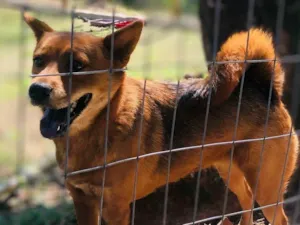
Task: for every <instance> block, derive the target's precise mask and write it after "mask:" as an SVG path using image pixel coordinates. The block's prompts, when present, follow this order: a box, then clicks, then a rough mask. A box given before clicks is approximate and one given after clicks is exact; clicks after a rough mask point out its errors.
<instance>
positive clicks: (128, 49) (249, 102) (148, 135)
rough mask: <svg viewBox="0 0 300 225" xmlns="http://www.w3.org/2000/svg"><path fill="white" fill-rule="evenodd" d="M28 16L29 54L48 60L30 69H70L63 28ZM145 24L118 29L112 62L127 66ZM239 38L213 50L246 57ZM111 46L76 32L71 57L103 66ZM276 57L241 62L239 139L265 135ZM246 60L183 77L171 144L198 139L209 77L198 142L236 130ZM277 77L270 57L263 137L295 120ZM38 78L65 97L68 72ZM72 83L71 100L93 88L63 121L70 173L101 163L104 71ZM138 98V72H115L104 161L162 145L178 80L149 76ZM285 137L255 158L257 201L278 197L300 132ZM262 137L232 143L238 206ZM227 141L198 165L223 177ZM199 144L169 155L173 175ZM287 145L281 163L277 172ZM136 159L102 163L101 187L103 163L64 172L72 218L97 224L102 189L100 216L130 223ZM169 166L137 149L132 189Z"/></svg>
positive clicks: (264, 39)
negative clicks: (31, 41) (68, 119)
mask: <svg viewBox="0 0 300 225" xmlns="http://www.w3.org/2000/svg"><path fill="white" fill-rule="evenodd" d="M25 21H26V22H27V23H28V24H29V25H30V26H31V28H32V29H33V30H34V32H35V35H36V37H37V46H36V49H35V51H34V54H35V55H37V54H38V55H41V54H42V55H44V57H45V59H46V65H45V67H44V68H43V69H38V68H35V67H33V73H35V74H44V73H58V72H67V71H68V69H64V68H65V66H64V64H66V60H68V56H69V53H68V52H69V51H70V33H62V32H54V31H52V29H51V30H50V29H49V26H48V25H45V24H44V23H42V22H40V21H38V20H36V19H33V18H32V17H30V16H29V15H26V16H25ZM142 27H143V24H142V22H141V21H136V22H134V23H133V24H131V25H129V26H127V27H125V28H123V29H121V30H119V31H117V32H116V34H115V43H114V44H115V48H114V59H115V60H114V68H123V67H124V66H126V65H127V63H128V61H129V58H130V54H131V53H132V52H133V50H134V48H135V46H136V44H137V42H138V40H139V37H140V34H141V31H142ZM246 40H247V34H246V33H239V34H235V35H234V36H232V37H231V38H230V39H229V40H228V41H227V42H226V43H225V44H224V45H223V47H222V49H221V51H220V52H219V53H218V55H217V61H228V60H244V59H245V53H246V50H245V49H246ZM110 45H111V36H107V37H105V38H98V37H94V36H92V35H89V34H84V33H76V34H75V36H74V57H75V59H78V60H81V61H84V64H85V65H86V66H85V68H84V69H83V71H92V70H99V69H108V68H109V62H110V61H109V58H110V49H111V46H110ZM274 57H275V53H274V48H273V45H272V39H271V37H270V36H269V35H268V34H267V33H265V32H263V31H262V30H259V29H252V30H250V37H249V50H248V54H247V59H274ZM273 65H274V63H273V62H264V63H260V64H251V63H248V64H247V65H246V68H245V71H246V73H245V82H244V87H243V99H242V104H241V108H240V118H239V121H238V122H239V124H238V125H239V126H238V130H237V135H236V137H235V139H236V140H242V139H250V138H261V137H263V136H264V124H265V120H266V114H267V103H268V94H269V86H270V80H271V76H272V74H273ZM244 66H245V64H244V63H228V64H216V65H214V67H212V68H211V75H210V76H209V77H207V78H206V79H188V80H185V81H183V82H182V83H181V85H180V88H179V102H178V108H177V117H176V126H175V130H174V142H173V148H180V147H189V146H194V145H201V144H202V141H201V140H202V135H203V130H204V119H205V113H206V107H207V99H208V97H209V95H208V93H209V84H212V88H213V94H212V105H211V108H210V114H209V117H208V128H207V132H206V138H205V144H210V143H215V142H223V141H231V140H232V139H233V138H234V126H235V122H236V116H237V105H238V98H239V90H240V80H241V77H242V74H243V71H244ZM283 78H284V74H283V71H282V69H281V66H280V64H279V63H278V62H277V63H276V65H275V73H274V83H273V92H272V99H271V108H270V115H269V122H268V129H267V135H268V136H273V135H280V134H286V133H289V131H290V128H291V126H292V122H291V118H290V116H289V114H288V112H287V110H286V109H285V106H284V105H283V103H282V102H281V95H282V86H283ZM37 81H38V82H45V83H47V84H49V85H51V86H52V87H53V93H52V94H51V101H50V106H51V107H53V108H60V107H65V106H67V104H68V101H67V97H68V95H67V90H68V89H67V87H68V78H67V77H59V76H47V77H36V78H34V79H33V82H37ZM72 82H73V89H72V95H71V100H72V101H75V100H76V99H78V98H79V97H80V96H82V95H83V94H85V93H92V94H93V97H92V100H91V102H90V103H89V104H88V106H87V108H86V109H85V110H84V111H83V112H82V113H81V115H80V116H79V117H78V118H76V119H75V121H74V122H73V123H72V124H71V126H70V151H69V167H68V171H69V172H71V171H76V170H81V169H87V168H91V167H94V166H99V165H102V164H103V163H104V145H105V126H106V113H107V104H108V100H107V90H108V82H109V74H108V73H104V74H97V75H89V76H74V77H73V81H72ZM142 98H143V82H142V81H140V80H136V79H133V78H130V77H128V76H126V74H125V72H118V73H114V74H113V75H112V91H111V99H110V114H109V127H108V131H109V134H108V149H107V150H108V151H107V158H106V161H107V163H110V162H114V161H117V160H120V159H125V158H128V157H134V156H136V155H137V151H138V149H140V153H139V154H146V153H150V152H157V151H163V150H166V149H168V148H169V144H170V137H171V128H172V117H173V111H174V105H175V98H176V84H172V83H158V82H152V81H148V82H147V87H146V94H145V102H144V111H142ZM142 112H143V113H142ZM141 119H143V128H142V132H141V136H140V135H139V133H140V123H141ZM139 138H140V139H141V140H140V141H139ZM53 141H54V143H55V145H56V155H57V161H58V164H59V166H60V167H61V168H64V162H65V154H66V152H65V151H66V137H61V138H54V140H53ZM288 143H289V137H281V138H275V139H269V140H266V141H265V143H264V144H265V146H264V152H263V158H262V167H261V172H260V176H259V178H258V180H259V183H258V188H257V195H256V199H255V200H256V201H257V202H258V203H259V204H260V205H261V206H263V205H267V204H272V203H275V202H276V201H277V196H278V192H280V194H279V199H278V200H279V201H282V200H283V193H284V191H285V188H286V185H287V183H288V180H289V178H290V176H291V174H292V172H293V170H294V167H295V163H296V158H297V149H298V139H297V137H296V136H295V135H293V136H292V137H291V141H290V145H289V144H288ZM139 144H140V146H139ZM262 145H263V142H262V141H255V142H247V143H239V144H235V148H234V156H233V163H232V168H231V175H230V183H229V188H230V189H231V190H232V191H233V192H234V193H235V194H236V195H237V197H238V199H239V202H240V204H241V206H242V208H243V209H244V210H246V209H250V208H251V206H252V197H253V193H254V191H255V190H254V188H255V185H256V180H257V175H258V172H257V170H258V166H259V163H260V152H261V149H262ZM288 146H289V149H288ZM231 149H232V144H227V145H219V146H211V147H205V148H204V151H203V155H202V162H203V164H202V167H203V168H208V167H211V166H213V167H215V168H217V169H218V171H219V173H220V175H221V177H222V178H223V179H224V180H225V181H226V180H227V179H229V176H228V167H229V165H230V150H231ZM200 151H201V148H200V147H199V148H196V149H193V150H188V151H182V152H175V153H173V154H172V163H171V170H170V182H176V181H178V180H179V179H181V178H183V177H185V176H186V175H187V174H189V173H191V172H192V171H195V170H196V169H197V168H198V165H199V156H200ZM286 154H287V164H286V168H285V171H283V169H284V159H285V157H286ZM135 167H136V161H130V162H126V163H122V164H118V165H116V166H112V167H108V168H107V169H106V179H105V185H104V189H102V188H101V185H102V177H103V170H97V171H93V172H89V173H84V174H80V175H76V176H70V177H68V179H67V181H66V185H67V188H68V189H69V190H70V193H71V196H72V197H73V200H74V205H75V209H76V214H77V218H78V223H79V225H96V224H98V220H99V204H100V203H99V202H100V196H101V194H102V193H103V195H104V207H103V218H104V220H105V221H106V222H107V223H108V224H109V225H128V224H129V218H130V207H129V205H130V203H131V202H132V199H133V190H134V177H135ZM166 173H167V154H163V155H155V156H151V157H145V158H141V159H140V160H139V170H138V174H137V189H136V198H137V199H140V198H143V197H145V196H146V195H148V194H150V193H151V192H153V191H155V190H156V189H157V188H158V187H160V186H162V185H164V184H165V182H166ZM282 173H284V176H283V179H284V180H283V186H282V187H281V188H280V182H281V177H282V175H281V174H282ZM279 189H280V190H279ZM275 211H277V214H276V218H275V222H274V224H276V225H280V224H281V225H286V224H287V223H288V221H287V218H286V215H285V213H284V211H283V208H282V205H278V207H269V208H266V209H264V210H263V212H264V214H265V216H266V217H267V219H268V220H269V221H270V222H272V219H273V214H274V212H275ZM249 220H252V215H251V214H250V212H248V213H244V214H243V217H242V221H241V223H242V224H248V221H249Z"/></svg>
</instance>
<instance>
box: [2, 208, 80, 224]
mask: <svg viewBox="0 0 300 225" xmlns="http://www.w3.org/2000/svg"><path fill="white" fill-rule="evenodd" d="M0 224H1V225H14V224H18V225H29V224H30V225H58V224H60V225H76V219H75V214H74V210H73V206H72V205H70V204H62V205H59V206H57V207H55V208H46V207H44V206H37V207H35V208H30V209H26V210H23V211H22V212H20V213H15V214H7V215H3V214H2V216H0Z"/></svg>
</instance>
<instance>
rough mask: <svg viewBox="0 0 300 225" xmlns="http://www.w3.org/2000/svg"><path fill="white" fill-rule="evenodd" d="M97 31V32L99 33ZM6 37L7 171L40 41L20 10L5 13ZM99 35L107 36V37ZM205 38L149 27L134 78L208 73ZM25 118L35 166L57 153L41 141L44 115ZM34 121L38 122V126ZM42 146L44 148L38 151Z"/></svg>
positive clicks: (62, 26)
mask: <svg viewBox="0 0 300 225" xmlns="http://www.w3.org/2000/svg"><path fill="white" fill-rule="evenodd" d="M34 15H35V16H36V17H38V18H39V19H41V20H43V21H46V22H47V23H48V24H49V25H50V26H52V27H53V28H55V29H56V30H58V31H61V30H69V29H70V22H71V21H70V18H69V17H65V16H49V15H42V14H40V15H38V14H34ZM80 25H82V22H80V21H77V20H76V24H75V26H76V27H77V30H79V28H78V27H79V26H80ZM21 29H24V30H23V31H24V36H23V39H21V36H20V31H21ZM88 29H90V28H87V27H86V26H84V30H88ZM93 30H97V29H96V28H93ZM0 33H1V35H0V49H1V51H0V74H1V75H0V108H1V109H2V110H1V113H0V115H1V116H0V117H2V119H0V121H1V123H2V124H1V127H0V170H1V168H5V169H9V168H13V167H14V166H15V151H16V150H15V149H14V148H15V146H16V137H15V136H11V135H10V134H11V133H12V132H13V133H17V129H18V127H17V124H16V119H15V118H16V116H15V114H16V112H15V110H17V109H18V107H16V105H17V104H18V96H20V94H21V96H22V95H24V101H26V102H28V100H27V99H26V98H27V94H26V92H27V88H28V86H29V83H30V77H29V75H30V68H31V60H32V51H33V49H34V46H35V39H34V36H33V33H32V32H31V30H30V29H29V28H28V27H27V25H26V24H25V22H23V21H22V20H21V13H20V12H19V11H18V10H14V9H0ZM97 33H98V34H99V35H100V36H101V35H102V36H103V35H105V33H106V32H105V31H103V32H97ZM199 34H200V32H199V30H198V29H197V28H195V30H194V31H187V30H181V29H169V30H163V29H161V28H159V27H148V26H146V27H145V28H144V31H143V34H142V38H141V40H140V43H139V44H138V46H137V48H136V50H135V51H134V53H133V55H132V58H131V61H130V63H129V65H128V75H129V76H132V77H136V78H145V77H147V78H148V79H156V80H174V79H177V78H179V77H182V76H183V75H185V74H186V73H189V74H193V73H197V72H203V71H205V63H204V58H203V51H202V45H201V39H200V35H199ZM22 43H23V44H24V45H23V46H22ZM20 79H21V81H20ZM20 92H21V93H20ZM27 105H29V104H27ZM28 110H29V111H30V112H29V113H28V112H27V111H28ZM24 113H25V114H26V117H25V119H26V123H27V125H26V126H27V127H26V133H29V134H27V136H28V138H26V139H25V145H26V149H25V152H26V162H32V161H34V160H35V159H36V157H37V154H36V151H40V152H39V154H38V155H42V154H43V152H46V151H49V149H50V151H53V147H52V146H51V147H49V145H48V143H46V142H39V141H40V139H42V138H41V136H40V134H39V131H38V118H39V117H40V114H38V113H37V111H36V110H33V109H32V108H31V106H26V108H24ZM4 117H5V118H4ZM32 120H36V121H35V122H34V123H33V122H32ZM37 143H38V144H40V145H42V146H37V145H38V144H37ZM38 149H39V150H38ZM53 152H54V151H53Z"/></svg>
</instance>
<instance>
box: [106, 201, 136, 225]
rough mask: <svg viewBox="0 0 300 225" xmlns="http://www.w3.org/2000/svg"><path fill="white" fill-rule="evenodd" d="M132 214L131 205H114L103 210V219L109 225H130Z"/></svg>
mask: <svg viewBox="0 0 300 225" xmlns="http://www.w3.org/2000/svg"><path fill="white" fill-rule="evenodd" d="M119 203H120V202H119ZM108 204H109V203H108ZM130 212H131V211H130V207H129V203H128V204H126V205H121V204H113V205H110V206H107V207H104V208H103V219H104V221H105V222H106V224H107V225H129V222H130V221H129V220H130Z"/></svg>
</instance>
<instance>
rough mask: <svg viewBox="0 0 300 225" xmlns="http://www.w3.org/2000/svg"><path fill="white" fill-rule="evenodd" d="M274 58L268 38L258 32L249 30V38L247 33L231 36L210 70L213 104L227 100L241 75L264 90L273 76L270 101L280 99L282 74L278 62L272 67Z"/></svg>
mask: <svg viewBox="0 0 300 225" xmlns="http://www.w3.org/2000/svg"><path fill="white" fill-rule="evenodd" d="M247 40H248V44H247ZM275 54H276V53H275V50H274V46H273V40H272V37H271V35H270V34H269V33H266V32H264V31H263V30H261V29H257V28H255V29H251V30H250V31H249V37H248V32H241V33H236V34H234V35H232V36H231V37H230V38H229V39H228V40H227V41H226V42H225V43H224V44H223V45H222V47H221V50H220V51H219V52H218V54H217V57H216V61H217V63H216V64H215V66H214V68H211V69H210V72H211V74H210V78H208V79H212V80H211V81H212V84H213V86H214V90H215V92H214V95H213V99H212V101H213V103H215V104H217V103H221V102H223V101H225V100H226V99H228V98H229V96H230V95H231V93H232V92H233V91H234V89H235V88H236V87H237V86H238V84H239V82H240V80H241V78H242V76H243V73H244V72H245V76H246V77H247V80H248V81H249V80H252V81H254V82H255V83H257V85H259V86H260V87H263V88H267V89H269V87H270V82H271V79H272V76H273V75H274V77H273V96H272V97H273V98H281V96H282V92H283V83H284V72H283V70H282V68H281V65H280V63H279V62H278V61H276V63H275V65H274V59H275ZM246 55H247V56H246ZM245 59H247V60H261V62H248V63H244V61H245ZM226 61H228V62H226ZM232 61H239V62H232ZM223 62H224V63H223Z"/></svg>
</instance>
